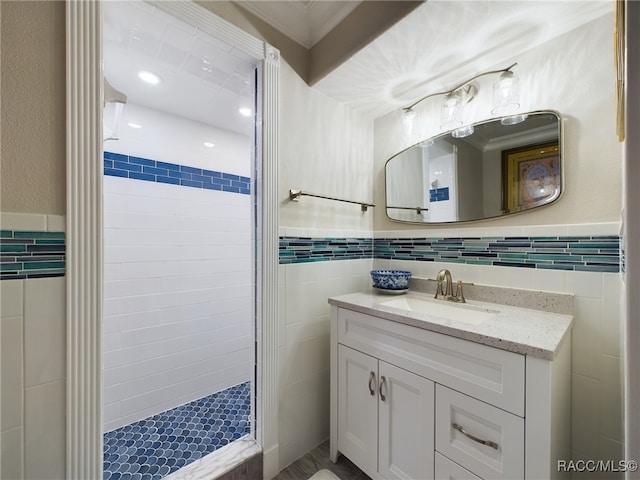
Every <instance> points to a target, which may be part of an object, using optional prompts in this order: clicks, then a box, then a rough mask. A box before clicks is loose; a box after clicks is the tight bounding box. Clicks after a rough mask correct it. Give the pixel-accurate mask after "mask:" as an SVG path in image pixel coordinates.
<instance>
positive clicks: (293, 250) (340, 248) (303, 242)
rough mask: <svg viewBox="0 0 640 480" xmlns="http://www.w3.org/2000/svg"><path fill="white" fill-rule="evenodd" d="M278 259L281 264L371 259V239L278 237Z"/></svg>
mask: <svg viewBox="0 0 640 480" xmlns="http://www.w3.org/2000/svg"><path fill="white" fill-rule="evenodd" d="M279 257H280V263H281V264H285V263H304V262H324V261H329V260H355V259H359V258H372V257H373V239H372V238H332V237H324V238H312V237H280V255H279Z"/></svg>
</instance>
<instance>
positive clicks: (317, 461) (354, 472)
mask: <svg viewBox="0 0 640 480" xmlns="http://www.w3.org/2000/svg"><path fill="white" fill-rule="evenodd" d="M322 469H327V470H329V471H331V472H333V473H334V474H335V475H336V476H338V477H339V478H340V480H371V478H370V477H369V476H367V475H366V474H365V473H364V472H363V471H362V470H360V469H359V468H358V467H356V466H355V465H354V464H353V463H352V462H351V461H350V460H349V459H347V458H346V457H344V456H340V457H339V458H338V463H335V464H334V463H333V462H332V461H331V460H329V441H328V440H327V441H326V442H324V443H321V444H320V445H318V446H317V447H316V448H314V449H313V450H311V451H310V452H309V453H307V454H306V455H305V456H303V457H302V458H300V459H298V460H296V461H295V462H293V463H292V464H291V465H289V466H288V467H287V468H285V469H284V470H282V471H281V472H280V473H279V474H278V475H277V476H276V477H275V478H274V479H273V480H308V479H309V478H310V477H311V476H313V474H314V473H316V472H318V471H320V470H322Z"/></svg>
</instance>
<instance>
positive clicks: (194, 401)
mask: <svg viewBox="0 0 640 480" xmlns="http://www.w3.org/2000/svg"><path fill="white" fill-rule="evenodd" d="M127 107H128V108H129V111H130V112H136V111H146V110H149V109H146V108H145V107H141V106H139V105H128V106H127ZM147 113H149V112H147ZM150 113H153V112H150ZM158 117H160V118H161V119H162V120H163V121H164V122H167V121H169V122H181V123H185V122H189V121H188V120H185V119H167V118H164V117H163V115H160V114H158ZM195 129H196V127H195V126H192V130H195ZM220 136H221V137H222V135H220ZM225 139H226V142H225V152H226V154H227V156H231V157H233V156H235V158H236V160H237V161H236V162H235V164H233V163H231V162H229V161H226V162H220V161H218V162H216V160H217V158H216V155H215V152H214V153H210V154H208V157H207V156H206V155H198V154H197V148H192V149H191V150H190V149H189V148H185V149H184V156H174V155H171V153H167V154H165V155H162V156H161V157H160V158H156V157H157V156H159V155H158V150H152V149H149V150H148V153H145V148H144V146H140V144H136V143H135V142H133V141H131V139H127V138H124V139H122V140H123V141H118V142H107V144H105V153H104V159H103V162H104V183H103V189H104V252H105V254H104V272H105V278H104V281H105V283H104V298H105V301H104V323H103V325H104V327H103V362H104V370H103V372H104V377H103V392H104V427H103V428H104V432H105V433H104V450H103V471H104V474H103V478H104V479H105V480H106V479H109V480H116V479H124V478H132V479H134V478H135V479H140V480H159V479H160V478H163V477H165V476H166V475H168V474H171V473H173V472H175V471H177V470H178V469H180V468H181V467H183V466H185V465H188V464H190V463H191V462H194V461H196V460H198V459H200V458H202V457H205V456H206V455H207V454H209V453H211V452H213V451H215V450H217V449H218V448H220V447H223V446H225V445H228V444H229V443H231V442H233V441H234V440H237V439H239V438H241V437H243V436H245V435H247V434H250V433H252V418H253V417H252V410H253V409H252V404H253V401H252V399H253V394H252V392H253V381H252V380H253V372H254V363H255V360H254V341H255V339H254V330H255V328H254V322H253V318H254V306H253V305H254V301H253V298H254V274H253V272H254V264H253V247H252V245H253V241H254V232H253V220H252V215H253V202H252V195H251V193H252V187H251V161H250V158H251V151H250V142H249V139H248V138H247V137H244V136H242V135H233V134H231V133H229V132H225ZM155 148H156V149H157V145H155ZM190 153H192V154H190ZM218 155H220V154H218ZM207 167H209V168H207Z"/></svg>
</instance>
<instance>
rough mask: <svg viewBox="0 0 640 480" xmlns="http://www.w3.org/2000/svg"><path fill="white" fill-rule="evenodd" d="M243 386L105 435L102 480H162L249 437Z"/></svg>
mask: <svg viewBox="0 0 640 480" xmlns="http://www.w3.org/2000/svg"><path fill="white" fill-rule="evenodd" d="M250 410H251V383H250V382H245V383H242V384H240V385H236V386H234V387H231V388H227V389H226V390H223V391H221V392H218V393H214V394H213V395H209V396H208V397H204V398H201V399H199V400H195V401H193V402H191V403H187V404H185V405H181V406H179V407H176V408H172V409H171V410H167V411H165V412H162V413H159V414H157V415H154V416H152V417H149V418H145V419H144V420H140V421H138V422H135V423H132V424H130V425H125V426H124V427H121V428H118V429H116V430H112V431H111V432H107V433H105V434H104V436H103V437H104V450H103V476H102V478H103V480H124V479H125V478H126V479H137V480H160V479H161V478H163V477H165V476H167V475H169V474H170V473H173V472H175V471H177V470H179V469H180V468H182V467H184V466H185V465H188V464H189V463H191V462H193V461H195V460H197V459H199V458H202V457H204V456H206V455H208V454H209V453H211V452H213V451H215V450H217V449H218V448H220V447H223V446H224V445H227V444H229V443H231V442H233V441H234V440H237V439H239V438H241V437H243V436H244V435H246V434H248V433H250V424H249V422H250V420H249V415H250Z"/></svg>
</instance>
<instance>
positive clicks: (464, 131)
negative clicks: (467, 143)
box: [451, 125, 474, 138]
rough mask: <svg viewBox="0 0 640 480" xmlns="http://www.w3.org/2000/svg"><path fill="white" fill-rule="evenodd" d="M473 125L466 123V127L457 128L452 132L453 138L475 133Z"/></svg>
mask: <svg viewBox="0 0 640 480" xmlns="http://www.w3.org/2000/svg"><path fill="white" fill-rule="evenodd" d="M473 131H474V129H473V125H466V126H464V127H460V128H456V129H455V130H453V131H452V132H451V136H452V137H453V138H464V137H468V136H469V135H473Z"/></svg>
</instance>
